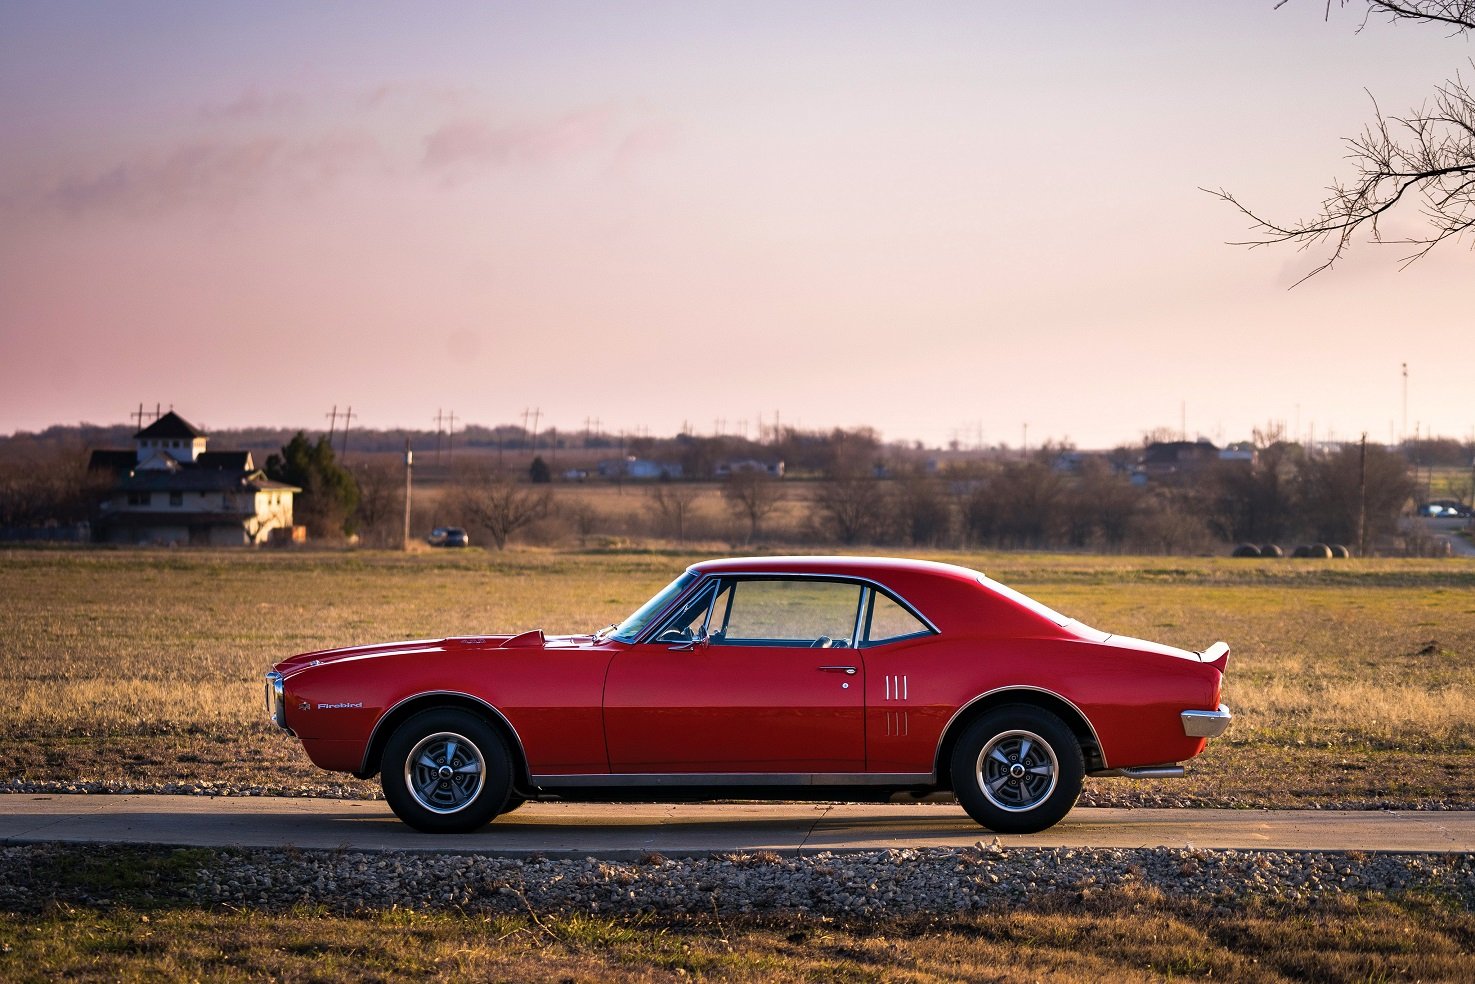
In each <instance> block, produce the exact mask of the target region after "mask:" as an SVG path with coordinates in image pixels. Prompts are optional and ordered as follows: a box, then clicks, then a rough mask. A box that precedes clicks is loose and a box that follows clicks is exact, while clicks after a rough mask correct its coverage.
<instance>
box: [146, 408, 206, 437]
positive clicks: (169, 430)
mask: <svg viewBox="0 0 1475 984" xmlns="http://www.w3.org/2000/svg"><path fill="white" fill-rule="evenodd" d="M133 436H134V437H135V438H143V437H147V438H155V437H187V438H196V437H204V436H205V432H204V431H202V430H200V429H199V428H198V427H196V426H195V425H194V424H192V423H190V422H189V421H188V420H185V419H184V418H183V417H181V416H180V415H179V414H177V413H175V412H174V411H173V410H170V411H169V412H168V413H166V414H164V416H162V417H160V418H159V419H158V420H156V421H154V422H153V423H152V424H149V425H148V426H147V427H145V428H144V429H143V430H141V431H139V432H138V433H137V434H134V435H133Z"/></svg>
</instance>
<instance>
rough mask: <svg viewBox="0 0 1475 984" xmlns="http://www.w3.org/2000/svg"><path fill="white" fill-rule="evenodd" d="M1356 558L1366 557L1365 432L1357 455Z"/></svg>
mask: <svg viewBox="0 0 1475 984" xmlns="http://www.w3.org/2000/svg"><path fill="white" fill-rule="evenodd" d="M1357 556H1359V557H1366V556H1367V431H1363V432H1362V445H1361V447H1360V448H1359V449H1358V453H1357Z"/></svg>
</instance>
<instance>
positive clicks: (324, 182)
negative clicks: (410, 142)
mask: <svg viewBox="0 0 1475 984" xmlns="http://www.w3.org/2000/svg"><path fill="white" fill-rule="evenodd" d="M379 157H380V149H379V144H378V142H377V141H376V140H375V139H374V138H373V137H372V136H369V135H367V134H364V133H361V132H356V131H339V132H334V133H329V134H325V135H322V136H317V137H312V138H305V139H302V138H299V139H289V138H286V137H281V136H261V137H253V138H249V139H239V140H228V139H218V138H216V139H201V140H195V141H191V142H189V143H185V144H182V145H180V146H178V147H175V148H173V149H171V150H168V151H165V152H163V153H158V154H148V153H145V154H140V155H138V156H136V157H134V158H131V159H129V160H125V161H121V162H119V163H117V164H114V165H112V166H109V167H106V168H103V169H100V170H95V171H93V172H91V173H79V174H72V175H67V176H64V177H62V178H61V179H59V180H58V181H56V182H55V183H54V184H53V185H52V187H51V188H50V189H49V190H48V191H47V192H46V193H45V195H44V200H45V202H46V204H48V205H50V206H52V207H55V208H59V209H62V210H64V211H68V212H72V213H85V212H97V211H116V212H130V213H136V212H157V211H165V210H169V209H173V208H179V207H190V206H198V205H206V206H213V207H229V206H232V205H235V204H236V203H238V202H240V201H243V200H245V199H248V198H251V197H254V196H256V195H259V194H261V193H263V192H264V191H267V190H269V189H278V188H280V189H286V190H289V191H292V192H295V193H298V194H304V193H307V194H310V193H315V192H318V191H321V190H323V189H324V188H325V187H327V186H328V185H330V184H332V183H333V182H335V181H337V180H339V179H341V178H342V177H343V176H344V175H345V174H346V173H348V172H350V171H353V170H358V169H361V168H363V167H364V166H366V165H369V164H372V163H373V162H374V161H375V160H376V159H378V158H379Z"/></svg>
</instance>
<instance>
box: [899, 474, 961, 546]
mask: <svg viewBox="0 0 1475 984" xmlns="http://www.w3.org/2000/svg"><path fill="white" fill-rule="evenodd" d="M889 507H890V510H891V513H892V515H893V517H894V518H895V520H896V524H897V527H898V532H899V533H900V535H901V536H902V537H903V538H904V539H905V540H906V541H907V542H908V543H910V544H912V545H913V546H918V547H940V546H944V545H945V544H946V543H947V542H948V540H949V539H950V538H951V537H952V532H953V506H952V502H951V501H950V500H949V498H948V495H947V490H946V489H945V488H944V486H943V483H942V481H941V480H940V479H938V478H935V477H933V476H931V475H924V474H920V473H918V472H911V473H908V474H904V475H902V476H901V477H900V478H898V479H897V480H896V481H895V482H894V483H893V484H892V489H891V501H890V503H889Z"/></svg>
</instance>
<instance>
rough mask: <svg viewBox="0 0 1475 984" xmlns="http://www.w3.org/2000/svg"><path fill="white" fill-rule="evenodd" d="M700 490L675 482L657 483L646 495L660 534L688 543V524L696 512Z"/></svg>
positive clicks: (678, 541)
mask: <svg viewBox="0 0 1475 984" xmlns="http://www.w3.org/2000/svg"><path fill="white" fill-rule="evenodd" d="M698 491H699V490H698V489H697V488H696V487H695V486H691V485H681V484H678V483H675V482H657V483H656V484H655V485H652V486H651V487H650V491H649V492H647V493H646V499H647V504H648V505H649V506H650V511H651V513H652V514H653V515H654V516H655V519H656V524H657V526H658V527H659V529H660V532H661V533H662V534H664V535H666V536H674V537H676V542H677V543H685V542H686V523H687V521H688V520H689V519H690V518H691V514H692V513H693V512H694V511H695V508H696V500H697V495H698Z"/></svg>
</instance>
